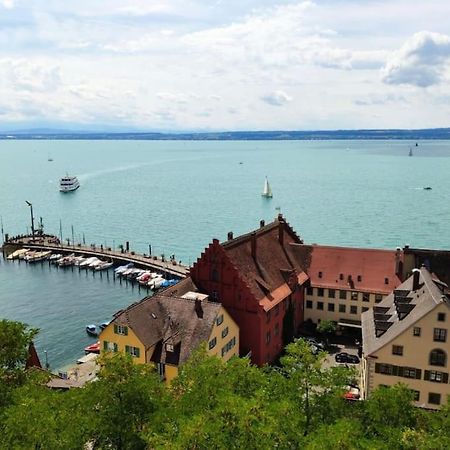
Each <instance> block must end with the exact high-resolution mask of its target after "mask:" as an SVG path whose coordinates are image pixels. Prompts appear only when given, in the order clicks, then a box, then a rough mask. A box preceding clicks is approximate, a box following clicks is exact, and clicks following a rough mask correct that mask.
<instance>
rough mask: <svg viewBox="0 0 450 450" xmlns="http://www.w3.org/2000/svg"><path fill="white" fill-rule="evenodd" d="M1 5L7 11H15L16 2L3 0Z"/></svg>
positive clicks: (0, 2)
mask: <svg viewBox="0 0 450 450" xmlns="http://www.w3.org/2000/svg"><path fill="white" fill-rule="evenodd" d="M0 4H1V5H2V6H3V8H5V9H13V8H14V6H15V1H14V0H1V1H0Z"/></svg>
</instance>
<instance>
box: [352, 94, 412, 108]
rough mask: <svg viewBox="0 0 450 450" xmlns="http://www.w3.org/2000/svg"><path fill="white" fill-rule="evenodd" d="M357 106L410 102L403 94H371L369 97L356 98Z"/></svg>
mask: <svg viewBox="0 0 450 450" xmlns="http://www.w3.org/2000/svg"><path fill="white" fill-rule="evenodd" d="M353 103H354V104H355V105H357V106H372V105H388V104H393V103H408V100H406V98H405V97H404V96H403V95H397V94H386V95H379V94H375V95H370V96H369V97H368V98H366V99H364V98H360V99H356V100H355V101H354V102H353Z"/></svg>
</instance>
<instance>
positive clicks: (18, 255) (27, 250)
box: [6, 248, 30, 260]
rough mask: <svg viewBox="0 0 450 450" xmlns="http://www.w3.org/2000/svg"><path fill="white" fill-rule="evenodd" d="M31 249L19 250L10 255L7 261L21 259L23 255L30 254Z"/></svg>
mask: <svg viewBox="0 0 450 450" xmlns="http://www.w3.org/2000/svg"><path fill="white" fill-rule="evenodd" d="M29 251H30V249H28V248H20V249H19V250H16V251H15V252H12V253H10V254H9V255H8V256H7V257H6V259H9V260H12V259H19V258H20V257H21V256H22V255H25V253H28V252H29Z"/></svg>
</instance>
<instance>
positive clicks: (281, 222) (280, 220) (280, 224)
mask: <svg viewBox="0 0 450 450" xmlns="http://www.w3.org/2000/svg"><path fill="white" fill-rule="evenodd" d="M283 234H284V219H283V216H282V215H281V214H278V242H279V243H280V245H283V241H284V236H283Z"/></svg>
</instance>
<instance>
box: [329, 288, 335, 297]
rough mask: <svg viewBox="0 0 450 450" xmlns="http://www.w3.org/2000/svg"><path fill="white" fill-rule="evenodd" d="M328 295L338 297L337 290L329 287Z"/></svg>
mask: <svg viewBox="0 0 450 450" xmlns="http://www.w3.org/2000/svg"><path fill="white" fill-rule="evenodd" d="M328 297H330V298H335V297H336V291H335V290H334V289H328Z"/></svg>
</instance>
